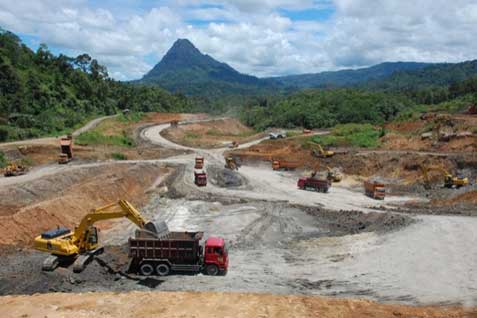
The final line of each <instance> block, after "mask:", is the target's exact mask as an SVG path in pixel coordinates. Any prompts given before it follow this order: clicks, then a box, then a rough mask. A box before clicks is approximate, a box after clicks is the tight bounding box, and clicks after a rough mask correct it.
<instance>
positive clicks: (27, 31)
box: [0, 0, 477, 80]
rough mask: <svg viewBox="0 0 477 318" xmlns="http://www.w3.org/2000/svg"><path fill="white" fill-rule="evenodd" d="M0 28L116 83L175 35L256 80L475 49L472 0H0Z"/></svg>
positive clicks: (140, 70)
mask: <svg viewBox="0 0 477 318" xmlns="http://www.w3.org/2000/svg"><path fill="white" fill-rule="evenodd" d="M0 26H1V27H3V28H5V29H8V30H10V31H12V32H15V33H16V34H18V35H19V36H20V37H21V38H22V40H23V41H24V42H25V43H26V44H27V45H28V46H30V47H32V48H33V49H36V48H37V47H38V45H39V43H42V42H43V43H46V44H47V45H48V46H49V48H50V50H51V51H52V52H54V53H55V54H59V53H63V54H67V55H70V56H74V55H77V54H80V53H83V52H86V53H88V54H90V55H91V56H93V57H94V58H96V59H98V60H99V61H100V62H101V63H103V64H105V65H106V66H107V67H108V70H109V73H110V75H111V76H112V77H114V78H116V79H120V80H127V79H135V78H140V77H141V76H142V75H143V74H144V73H146V72H147V71H148V70H150V69H151V68H152V67H153V66H154V64H156V63H157V62H158V61H159V60H160V59H161V57H162V56H163V55H164V54H165V53H166V51H167V49H168V48H170V46H171V45H172V44H173V42H174V41H175V40H176V39H177V38H188V39H189V40H191V41H192V42H193V43H194V44H195V45H196V46H197V47H198V48H199V49H200V50H201V51H202V52H204V53H207V54H210V55H211V56H213V57H215V58H216V59H217V60H220V61H223V62H226V63H228V64H230V65H231V66H232V67H234V68H236V69H237V70H239V71H240V72H243V73H249V74H253V75H257V76H262V77H264V76H276V75H286V74H296V73H310V72H320V71H327V70H338V69H343V68H358V67H365V66H369V65H373V64H377V63H380V62H384V61H425V62H458V61H463V60H470V59H475V58H476V56H475V52H477V44H476V43H475V41H474V39H473V34H474V30H475V28H476V27H477V4H476V3H475V1H472V0H454V1H452V2H449V1H447V0H445V1H444V0H414V1H412V2H410V1H394V0H373V1H371V0H294V1H293V0H262V1H253V0H227V1H216V0H208V1H201V0H178V1H170V0H158V1H141V0H118V1H113V0H104V1H92V0H36V1H34V0H22V1H20V2H18V1H17V2H13V1H11V0H0Z"/></svg>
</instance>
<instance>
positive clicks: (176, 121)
mask: <svg viewBox="0 0 477 318" xmlns="http://www.w3.org/2000/svg"><path fill="white" fill-rule="evenodd" d="M170 125H171V128H176V127H177V126H179V121H178V120H171V122H170Z"/></svg>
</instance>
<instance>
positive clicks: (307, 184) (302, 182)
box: [297, 174, 331, 193]
mask: <svg viewBox="0 0 477 318" xmlns="http://www.w3.org/2000/svg"><path fill="white" fill-rule="evenodd" d="M297 186H298V188H299V189H301V190H308V191H317V192H323V193H326V192H328V190H329V189H330V186H331V182H330V180H328V179H320V178H317V177H316V176H315V175H314V174H312V176H311V177H301V178H300V179H298V182H297Z"/></svg>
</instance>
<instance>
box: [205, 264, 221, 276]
mask: <svg viewBox="0 0 477 318" xmlns="http://www.w3.org/2000/svg"><path fill="white" fill-rule="evenodd" d="M205 271H206V272H207V275H209V276H217V274H218V273H219V268H218V267H217V265H214V264H209V265H207V267H206V269H205Z"/></svg>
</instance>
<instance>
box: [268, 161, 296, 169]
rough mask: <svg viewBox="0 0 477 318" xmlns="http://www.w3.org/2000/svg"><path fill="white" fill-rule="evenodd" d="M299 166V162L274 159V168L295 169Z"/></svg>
mask: <svg viewBox="0 0 477 318" xmlns="http://www.w3.org/2000/svg"><path fill="white" fill-rule="evenodd" d="M296 168H298V162H296V161H289V160H272V169H273V170H287V171H288V170H295V169H296Z"/></svg>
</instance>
